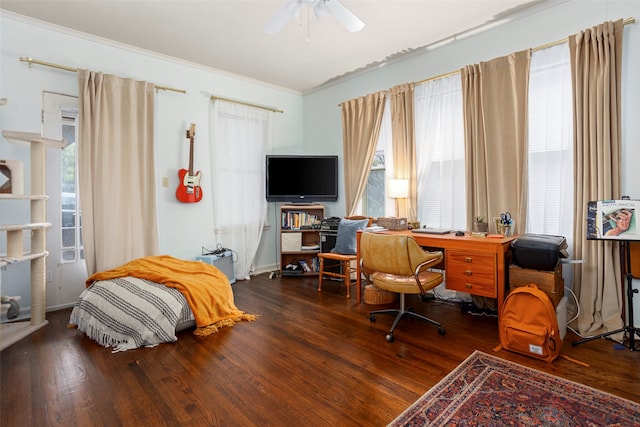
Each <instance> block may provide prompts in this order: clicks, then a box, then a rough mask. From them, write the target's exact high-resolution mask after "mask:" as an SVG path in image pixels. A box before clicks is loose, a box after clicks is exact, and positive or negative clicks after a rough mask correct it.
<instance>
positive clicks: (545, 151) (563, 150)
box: [526, 43, 573, 247]
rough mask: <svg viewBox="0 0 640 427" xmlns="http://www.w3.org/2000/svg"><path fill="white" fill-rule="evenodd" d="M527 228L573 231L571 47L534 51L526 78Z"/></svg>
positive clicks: (531, 230) (554, 232) (546, 231)
mask: <svg viewBox="0 0 640 427" xmlns="http://www.w3.org/2000/svg"><path fill="white" fill-rule="evenodd" d="M528 100H529V138H528V144H529V146H528V152H529V154H528V174H529V177H528V182H529V188H528V191H529V194H528V207H527V230H526V231H527V232H528V233H539V234H551V235H560V236H567V240H568V241H567V243H568V244H569V247H571V246H572V244H571V240H572V239H571V238H570V236H572V235H573V146H572V141H573V110H572V97H571V69H570V64H569V47H568V45H567V44H566V43H565V44H562V45H558V46H554V47H551V48H548V49H543V50H540V51H536V52H534V53H533V55H532V57H531V71H530V78H529V97H528Z"/></svg>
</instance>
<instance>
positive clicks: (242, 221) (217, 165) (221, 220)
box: [209, 99, 273, 280]
mask: <svg viewBox="0 0 640 427" xmlns="http://www.w3.org/2000/svg"><path fill="white" fill-rule="evenodd" d="M272 117H273V112H272V111H269V110H265V109H264V108H258V107H251V106H248V105H244V104H239V103H236V102H227V101H224V100H220V99H216V100H215V101H213V103H212V107H211V109H210V120H209V122H210V126H209V130H210V136H209V140H210V143H211V159H210V170H211V173H210V175H211V177H210V178H211V189H212V190H211V197H212V198H213V212H212V215H213V223H214V227H215V229H214V234H215V238H216V241H217V242H218V243H219V244H220V245H222V246H224V247H227V248H231V249H233V250H234V251H235V252H236V253H237V259H235V260H234V264H233V266H234V272H235V275H236V277H237V278H238V279H239V280H243V279H244V280H249V279H251V275H250V274H251V272H252V271H254V270H255V258H256V254H257V252H258V246H259V245H260V239H261V238H262V232H263V227H264V224H265V221H266V217H267V200H266V197H265V186H264V180H265V174H266V171H265V157H266V155H267V154H268V153H270V152H271V145H272Z"/></svg>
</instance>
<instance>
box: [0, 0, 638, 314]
mask: <svg viewBox="0 0 640 427" xmlns="http://www.w3.org/2000/svg"><path fill="white" fill-rule="evenodd" d="M628 17H635V18H636V19H640V2H637V1H634V0H626V1H614V0H612V1H599V0H595V1H584V0H573V1H569V2H559V4H557V5H556V6H554V7H551V8H547V9H541V10H540V11H539V12H538V13H536V14H533V15H529V16H526V17H522V18H520V19H518V20H515V21H513V22H511V23H508V24H505V25H503V26H500V27H497V28H494V29H491V30H488V31H486V32H483V33H480V34H477V35H474V36H471V37H468V38H465V39H462V40H459V41H456V42H454V43H451V44H449V45H446V46H444V47H441V48H439V49H435V50H431V51H425V52H424V54H420V55H418V54H417V53H416V54H414V55H412V56H411V57H410V58H407V59H404V60H398V61H395V62H392V63H389V64H387V65H386V66H384V67H380V68H377V69H376V70H374V71H371V72H367V73H362V74H359V75H356V76H354V77H352V78H350V79H349V80H346V81H343V82H339V83H337V84H335V85H334V86H331V87H328V88H325V89H322V90H318V91H316V92H313V93H310V94H306V95H305V96H304V97H302V96H301V95H300V94H297V93H292V92H290V91H287V90H284V89H281V88H275V87H272V86H269V85H266V84H261V83H259V82H255V81H250V80H248V79H243V78H241V77H238V76H231V75H229V74H227V73H223V72H216V71H215V70H210V69H204V68H201V67H199V66H195V65H193V66H190V65H188V64H184V63H181V62H178V61H173V60H170V59H167V58H163V57H159V56H156V55H154V54H149V53H145V52H141V51H139V50H135V49H131V48H128V47H126V46H122V45H117V44H115V43H111V42H103V41H99V40H97V39H92V38H89V37H85V36H83V35H79V34H77V33H72V32H69V31H65V30H62V29H59V28H56V27H52V26H50V25H48V24H38V23H37V22H36V23H34V22H35V21H30V20H23V19H20V18H19V17H16V16H15V15H11V14H8V13H4V14H3V15H2V16H1V17H0V25H1V30H0V31H1V33H0V36H1V39H0V42H1V47H2V50H1V57H0V60H1V64H0V71H1V76H0V97H3V98H8V100H9V105H7V106H4V107H0V127H1V128H2V129H15V130H25V131H34V132H39V131H40V112H39V111H40V108H41V104H42V91H44V90H47V91H53V92H61V93H67V94H77V87H76V86H77V83H76V79H75V75H74V74H72V73H68V72H65V71H59V70H54V69H50V68H46V67H41V66H33V67H31V68H29V67H28V66H27V65H26V64H24V63H20V62H19V61H18V58H19V57H20V56H31V57H33V58H36V59H40V60H45V61H49V62H53V63H58V64H62V65H67V66H71V67H78V68H89V69H93V70H98V71H103V72H106V73H111V74H116V75H120V76H124V77H132V78H136V79H139V80H146V81H151V82H154V83H157V84H160V85H164V86H170V87H175V88H181V89H186V90H187V94H186V95H182V94H177V93H172V92H159V93H158V95H157V103H156V105H157V118H158V120H157V122H158V124H157V131H156V139H157V151H156V152H157V154H156V155H157V162H156V171H157V178H158V180H157V182H158V187H157V190H158V211H159V213H160V217H159V227H160V245H161V250H162V252H164V253H169V254H172V255H174V256H178V257H183V258H190V257H193V256H194V255H196V254H197V253H198V251H199V250H200V247H201V246H202V245H211V246H214V245H215V244H216V243H222V244H224V242H215V241H213V233H212V218H211V210H212V209H211V199H210V198H208V199H207V198H205V200H203V202H201V204H198V205H182V204H180V203H178V202H177V201H176V200H175V197H174V190H175V187H176V185H177V176H176V171H177V169H179V168H181V167H185V164H186V161H187V159H186V156H187V154H188V152H187V151H185V138H184V130H185V127H186V125H187V124H188V123H190V122H195V123H196V124H197V135H199V136H202V135H206V134H207V133H208V107H209V101H208V97H207V96H205V95H204V94H209V93H214V94H216V95H221V96H227V97H230V98H235V99H241V100H245V101H249V102H254V103H257V104H263V105H272V106H275V107H278V108H280V109H283V110H284V111H285V113H284V114H275V126H274V144H275V145H274V152H275V153H301V152H304V153H311V154H339V155H340V156H341V158H342V128H341V113H340V108H339V107H338V104H339V103H341V102H342V101H345V100H348V99H351V98H355V97H358V96H361V95H365V94H367V93H371V92H375V91H378V90H383V89H388V88H390V87H392V86H394V85H396V84H400V83H406V82H410V81H420V80H423V79H426V78H429V77H434V76H437V75H440V74H443V73H447V72H450V71H454V70H457V69H460V68H461V67H463V66H464V65H467V64H471V63H477V62H480V61H486V60H489V59H492V58H495V57H497V56H502V55H505V54H508V53H511V52H515V51H518V50H523V49H527V48H532V47H537V46H541V45H544V44H546V43H548V42H552V41H556V40H560V39H564V38H566V37H567V36H568V35H570V34H573V33H576V32H578V31H580V30H583V29H585V28H588V27H591V26H593V25H597V24H600V23H601V22H603V21H606V20H616V19H619V18H628ZM638 25H639V24H632V25H627V26H626V27H625V39H624V47H623V49H624V53H623V54H624V57H625V59H624V63H623V65H624V69H623V99H622V111H623V118H622V126H623V165H622V166H623V189H624V193H625V194H627V195H629V196H631V197H632V198H640V168H638V167H637V166H635V165H636V163H637V162H638V159H640V144H638V143H637V135H638V134H639V131H640V129H639V128H640V121H638V120H637V112H638V111H640V97H638V94H639V93H640V78H638V77H637V76H640V56H638V55H637V54H636V55H634V53H637V52H638V51H640V28H639V27H638ZM302 141H304V143H303V142H302ZM208 156H209V151H208V147H207V146H206V143H205V140H204V139H197V142H196V165H195V166H196V169H201V170H202V171H203V174H204V176H205V177H207V176H210V175H209V171H208V168H207V164H206V163H205V160H206V158H207V157H208ZM0 158H18V159H21V158H25V154H24V149H23V148H19V147H15V146H10V145H9V144H7V143H6V142H4V141H2V142H1V143H0ZM27 160H28V158H27ZM26 163H28V161H26ZM340 168H341V169H342V161H341V162H340ZM25 172H27V173H28V171H25ZM163 176H168V177H169V178H170V185H169V187H168V188H162V187H161V178H162V177H163ZM341 176H342V175H341ZM340 186H341V188H340V194H341V197H340V200H338V202H336V203H328V204H327V215H344V213H345V206H344V197H343V195H344V186H343V183H342V180H341V183H340ZM205 189H206V188H205ZM5 203H6V202H3V203H0V217H1V218H0V221H1V222H3V223H4V222H12V221H11V218H10V217H15V216H20V215H25V212H24V211H22V212H16V210H15V208H12V209H8V208H7V207H6V206H5ZM277 208H278V205H277V204H274V203H271V204H270V205H269V220H270V222H271V225H272V227H271V229H270V230H269V231H268V232H267V233H266V234H265V236H264V237H263V241H262V242H261V246H260V248H259V255H258V259H257V262H256V264H257V266H258V269H259V270H263V271H264V270H267V269H270V268H273V265H274V263H275V260H276V256H275V254H276V241H277V236H276V234H275V231H276V227H275V223H274V221H276V209H277ZM15 222H20V221H18V220H16V221H15ZM0 247H2V246H0ZM10 269H11V270H12V271H14V270H15V271H17V272H18V273H9V271H7V272H3V282H2V288H3V289H2V290H3V293H10V294H11V293H16V294H21V295H25V294H28V266H26V270H25V268H24V267H21V266H12V267H10ZM25 271H26V272H25ZM7 273H9V274H7ZM7 276H9V277H8V278H7ZM25 277H27V279H25ZM638 285H639V284H638V281H635V286H638ZM7 288H8V289H9V290H10V291H11V292H5V289H7ZM13 290H15V291H16V292H13ZM18 291H19V292H18ZM23 305H28V304H23ZM634 306H635V312H636V313H640V298H639V297H637V298H636V300H635V304H634ZM636 319H639V320H638V321H636V324H638V323H640V314H639V315H637V316H636Z"/></svg>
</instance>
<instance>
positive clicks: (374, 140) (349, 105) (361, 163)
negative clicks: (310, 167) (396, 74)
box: [342, 92, 385, 216]
mask: <svg viewBox="0 0 640 427" xmlns="http://www.w3.org/2000/svg"><path fill="white" fill-rule="evenodd" d="M384 103H385V94H384V92H377V93H373V94H369V95H365V96H362V97H359V98H356V99H351V100H349V101H345V102H343V103H342V142H343V150H344V190H345V191H344V192H345V199H346V200H345V206H346V208H347V216H350V215H356V214H358V213H359V212H358V207H359V203H360V199H361V198H362V195H363V194H364V191H365V189H366V187H367V179H368V178H369V171H370V169H371V164H372V163H373V157H374V156H375V154H376V146H377V144H378V136H379V135H380V126H381V124H382V113H383V112H384Z"/></svg>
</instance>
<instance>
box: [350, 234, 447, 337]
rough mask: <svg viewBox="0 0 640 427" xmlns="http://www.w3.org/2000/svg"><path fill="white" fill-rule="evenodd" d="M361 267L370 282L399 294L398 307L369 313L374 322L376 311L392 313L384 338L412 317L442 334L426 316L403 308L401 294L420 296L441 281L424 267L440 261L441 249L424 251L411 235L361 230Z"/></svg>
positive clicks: (436, 323) (440, 328)
mask: <svg viewBox="0 0 640 427" xmlns="http://www.w3.org/2000/svg"><path fill="white" fill-rule="evenodd" d="M360 257H361V262H362V270H363V271H364V272H365V274H367V276H368V277H369V279H370V280H371V282H372V283H373V284H374V285H375V286H377V287H378V288H380V289H384V290H386V291H390V292H395V293H399V294H400V308H399V309H388V310H377V311H372V312H371V313H369V320H370V321H372V322H375V321H376V314H396V318H395V320H394V321H393V325H392V326H391V330H389V333H388V334H387V337H386V338H387V341H388V342H392V341H393V331H394V330H395V328H396V326H397V325H398V323H399V322H400V320H402V318H403V317H415V318H417V319H420V320H424V321H426V322H428V323H431V324H433V325H435V326H437V327H438V333H439V334H440V335H444V333H445V331H444V328H443V327H442V325H441V324H440V323H438V322H436V321H435V320H432V319H429V318H428V317H425V316H422V315H420V314H417V313H414V312H413V311H410V310H407V309H406V308H405V295H406V294H415V295H420V296H421V298H422V299H423V300H425V299H426V292H427V291H428V290H430V289H433V288H435V287H436V286H438V285H439V284H440V283H442V282H443V280H444V278H443V275H442V273H437V272H434V271H430V270H428V269H429V268H431V267H433V266H435V265H437V264H438V263H440V262H441V261H442V258H443V255H442V252H426V251H425V250H424V249H422V248H421V247H420V246H419V245H418V243H417V242H416V241H415V239H414V238H413V237H412V236H409V235H406V234H380V233H367V232H364V233H362V236H361V237H360Z"/></svg>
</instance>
